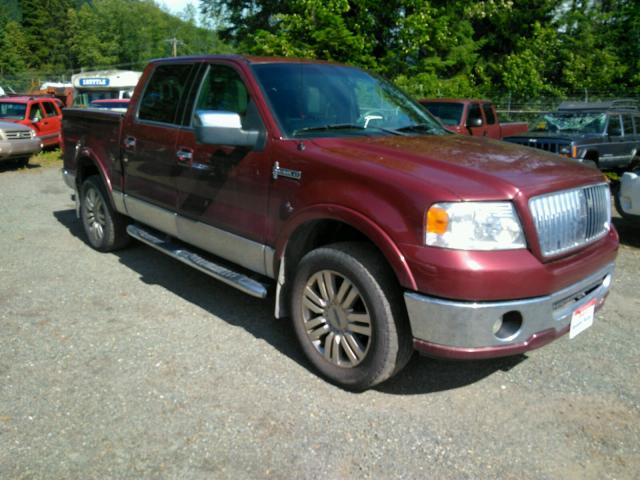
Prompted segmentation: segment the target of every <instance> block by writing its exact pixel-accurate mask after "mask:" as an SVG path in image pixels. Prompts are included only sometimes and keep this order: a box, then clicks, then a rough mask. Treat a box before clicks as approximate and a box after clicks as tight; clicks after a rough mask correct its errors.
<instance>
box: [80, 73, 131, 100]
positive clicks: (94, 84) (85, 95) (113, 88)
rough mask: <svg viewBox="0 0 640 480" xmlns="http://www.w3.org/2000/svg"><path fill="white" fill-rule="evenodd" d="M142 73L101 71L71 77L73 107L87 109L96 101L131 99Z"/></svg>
mask: <svg viewBox="0 0 640 480" xmlns="http://www.w3.org/2000/svg"><path fill="white" fill-rule="evenodd" d="M141 75H142V72H135V71H132V70H99V71H94V72H82V73H77V74H75V75H73V76H72V77H71V83H72V84H73V88H74V90H75V93H74V99H73V105H74V106H79V107H86V106H88V105H89V104H90V103H91V102H92V101H94V100H104V99H122V98H131V95H133V90H134V88H135V86H136V85H137V83H138V80H139V79H140V76H141Z"/></svg>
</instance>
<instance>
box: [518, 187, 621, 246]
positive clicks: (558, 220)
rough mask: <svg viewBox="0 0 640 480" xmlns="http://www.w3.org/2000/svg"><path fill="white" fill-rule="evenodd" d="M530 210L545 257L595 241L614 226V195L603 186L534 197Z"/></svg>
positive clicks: (530, 201)
mask: <svg viewBox="0 0 640 480" xmlns="http://www.w3.org/2000/svg"><path fill="white" fill-rule="evenodd" d="M529 209H530V210H531V215H532V216H533V221H534V223H535V226H536V231H537V233H538V241H539V242H540V249H541V250H542V255H544V256H545V257H550V256H553V255H558V254H561V253H565V252H568V251H570V250H574V249H576V248H578V247H581V246H583V245H587V244H589V243H591V242H594V241H596V240H598V239H599V238H602V237H603V236H604V235H606V233H607V232H608V231H609V228H610V224H611V194H610V192H609V186H608V185H607V184H604V183H603V184H599V185H591V186H588V187H582V188H576V189H573V190H565V191H562V192H554V193H549V194H545V195H540V196H538V197H534V198H532V199H531V200H529Z"/></svg>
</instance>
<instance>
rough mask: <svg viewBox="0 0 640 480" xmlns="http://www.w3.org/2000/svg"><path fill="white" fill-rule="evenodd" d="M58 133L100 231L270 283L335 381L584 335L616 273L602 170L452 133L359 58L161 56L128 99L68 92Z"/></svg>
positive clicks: (238, 278) (92, 227) (103, 243)
mask: <svg viewBox="0 0 640 480" xmlns="http://www.w3.org/2000/svg"><path fill="white" fill-rule="evenodd" d="M63 139H64V169H63V177H64V179H65V181H66V183H67V184H68V185H69V186H70V187H71V188H73V189H74V190H75V191H76V199H77V209H78V213H79V217H80V218H81V221H82V224H83V226H84V229H85V232H86V236H87V239H88V243H89V244H90V245H91V246H92V247H94V248H96V249H98V250H100V251H109V250H113V249H116V248H120V247H123V246H124V245H125V244H126V243H127V240H128V238H129V237H133V238H135V239H137V240H139V241H141V242H144V243H146V244H148V245H149V246H151V247H153V248H156V249H158V250H160V251H162V252H164V253H166V254H168V255H170V256H172V257H174V258H175V259H177V260H179V261H181V262H184V263H186V264H188V265H190V266H192V267H194V268H196V269H198V270H200V271H202V272H204V273H206V274H208V275H211V276H212V277H214V278H217V279H219V280H221V281H223V282H226V283H227V284H229V285H232V286H234V287H236V288H238V289H240V290H242V291H244V292H246V293H248V294H249V295H254V296H256V297H260V298H264V297H266V296H267V295H268V293H269V292H272V294H273V296H274V297H275V301H274V303H275V316H276V317H289V316H290V317H291V319H292V326H293V328H294V330H295V332H296V335H297V338H298V340H299V343H300V346H301V349H302V350H303V351H304V353H305V354H306V356H307V357H308V359H309V361H310V362H311V363H312V364H313V365H314V366H315V368H316V369H317V370H318V371H319V372H320V373H321V374H322V375H323V376H324V377H325V378H327V379H329V380H330V381H332V382H334V383H336V384H338V385H340V386H342V387H344V388H348V389H353V390H362V389H365V388H368V387H370V386H372V385H375V384H377V383H380V382H382V381H384V380H385V379H387V378H389V377H391V376H392V375H393V374H395V373H396V372H398V371H399V370H400V369H401V368H402V367H403V366H404V365H405V364H406V362H407V361H408V359H409V357H410V355H411V353H412V352H413V350H414V349H417V350H419V351H421V352H424V353H426V354H428V355H432V356H436V357H445V358H460V359H464V358H467V359H473V358H476V359H477V358H488V357H498V356H505V355H513V354H517V353H520V352H524V351H527V350H531V349H533V348H537V347H540V346H542V345H544V344H546V343H548V342H550V341H551V340H553V339H555V338H557V337H559V336H561V335H563V334H565V333H566V332H570V336H572V337H573V336H575V335H576V334H578V333H580V332H581V331H582V330H584V329H585V328H587V327H589V326H590V325H591V323H592V322H593V319H594V312H595V311H596V310H597V309H599V308H600V307H601V306H602V304H603V302H604V300H605V297H606V295H607V293H608V290H609V287H610V284H611V278H612V275H613V271H614V260H615V257H616V253H617V249H618V236H617V233H616V231H615V229H614V228H613V226H612V225H611V221H610V215H611V208H610V205H611V201H610V194H609V189H608V186H607V184H606V182H605V181H604V178H603V177H602V174H601V173H599V172H598V171H596V170H594V169H592V168H588V167H585V166H583V165H580V164H578V163H575V162H571V161H568V160H565V159H562V158H560V157H558V156H557V155H552V154H548V153H546V152H543V151H537V150H534V149H528V148H522V147H520V146H517V145H513V144H508V143H502V142H495V141H493V140H486V139H483V140H479V139H474V138H470V137H463V136H461V135H454V134H452V133H450V132H448V131H446V130H445V129H443V128H442V127H441V125H440V123H439V122H437V121H436V120H435V119H433V117H431V116H430V115H429V114H428V113H426V111H425V110H424V109H423V108H422V107H420V106H419V105H418V104H417V103H415V102H414V101H413V100H411V99H410V98H409V97H407V96H406V95H405V94H403V93H402V92H400V91H399V90H397V89H396V88H395V87H393V86H392V85H390V84H388V83H386V82H384V81H383V80H381V79H379V78H377V77H374V76H371V75H369V74H367V73H365V72H363V71H361V70H359V69H357V68H352V67H349V66H344V65H336V64H331V63H320V62H312V61H304V60H293V59H274V58H269V59H265V58H255V57H243V56H203V57H184V58H174V59H163V60H157V61H153V62H152V63H151V64H149V65H148V66H147V68H146V69H145V71H144V74H143V76H142V78H141V81H140V83H139V84H138V86H137V87H136V90H135V93H134V95H133V98H132V100H131V102H130V104H129V107H128V110H127V112H126V113H125V114H118V113H113V112H108V111H105V112H101V111H98V110H73V109H67V110H65V114H64V119H63ZM567 348H568V347H567Z"/></svg>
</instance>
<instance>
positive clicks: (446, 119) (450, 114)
mask: <svg viewBox="0 0 640 480" xmlns="http://www.w3.org/2000/svg"><path fill="white" fill-rule="evenodd" d="M423 105H424V106H425V107H427V110H429V112H430V113H431V115H435V116H436V117H438V118H439V119H440V120H441V121H442V123H443V124H444V125H460V123H461V120H462V110H463V109H464V105H463V104H462V103H454V102H425V103H423Z"/></svg>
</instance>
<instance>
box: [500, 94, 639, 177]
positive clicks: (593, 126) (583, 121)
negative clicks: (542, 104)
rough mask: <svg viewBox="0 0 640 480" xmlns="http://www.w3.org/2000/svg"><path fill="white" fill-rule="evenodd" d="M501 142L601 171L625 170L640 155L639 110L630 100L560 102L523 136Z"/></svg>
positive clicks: (512, 137)
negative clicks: (536, 149)
mask: <svg viewBox="0 0 640 480" xmlns="http://www.w3.org/2000/svg"><path fill="white" fill-rule="evenodd" d="M505 140H506V141H507V142H511V143H517V144H520V145H526V146H528V147H533V148H538V149H540V150H546V151H548V152H553V153H558V154H560V155H563V156H565V157H569V158H575V159H576V160H578V161H580V162H585V163H589V164H593V165H596V166H597V167H598V168H600V169H601V170H608V169H612V168H626V167H628V166H629V165H630V164H631V163H632V161H633V160H634V158H636V157H637V156H638V154H639V153H640V111H638V108H637V103H636V102H635V101H633V100H614V101H609V102H591V103H582V102H564V103H562V104H561V105H560V108H559V109H558V111H557V112H553V113H548V114H546V115H544V116H543V117H542V118H541V119H540V120H539V121H538V122H537V125H536V127H535V128H534V129H532V131H530V132H528V133H527V134H526V135H518V136H511V137H508V138H505Z"/></svg>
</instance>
